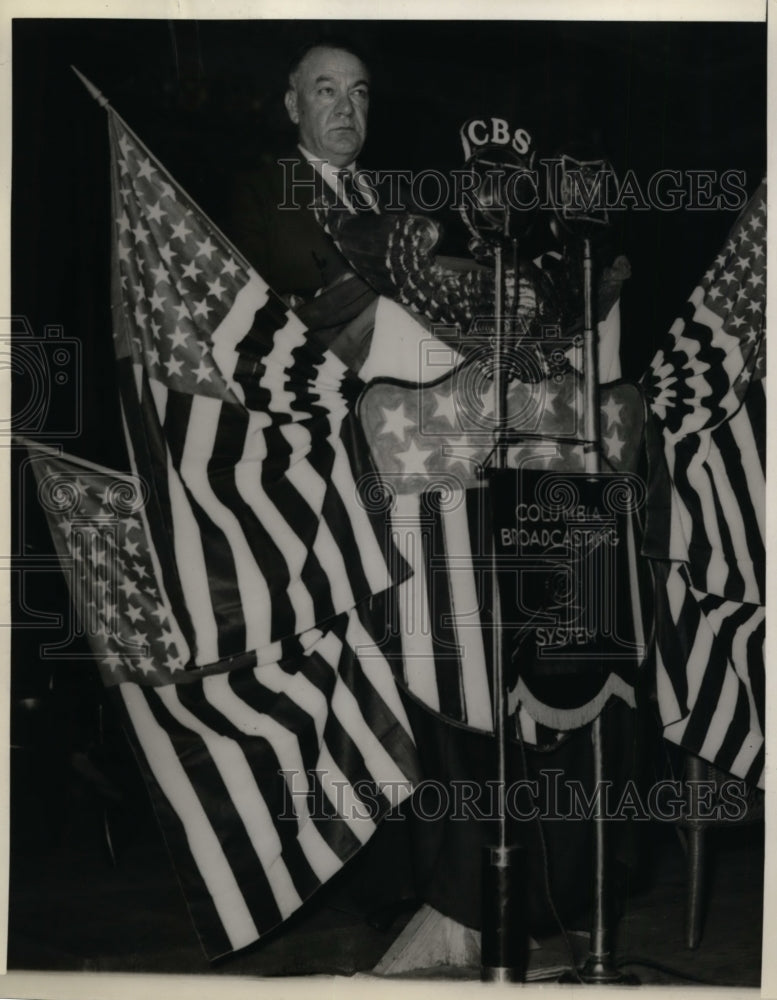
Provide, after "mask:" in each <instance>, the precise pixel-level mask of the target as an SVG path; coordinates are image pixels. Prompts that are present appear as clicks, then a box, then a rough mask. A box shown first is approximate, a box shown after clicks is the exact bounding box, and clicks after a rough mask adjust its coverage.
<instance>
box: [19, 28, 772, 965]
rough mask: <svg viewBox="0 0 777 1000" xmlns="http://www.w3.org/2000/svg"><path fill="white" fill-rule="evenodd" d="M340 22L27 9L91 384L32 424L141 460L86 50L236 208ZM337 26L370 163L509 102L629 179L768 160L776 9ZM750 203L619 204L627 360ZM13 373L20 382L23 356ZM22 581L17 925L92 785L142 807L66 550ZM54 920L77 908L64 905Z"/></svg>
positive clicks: (513, 110)
mask: <svg viewBox="0 0 777 1000" xmlns="http://www.w3.org/2000/svg"><path fill="white" fill-rule="evenodd" d="M330 31H331V24H328V23H326V22H319V23H315V22H306V21H251V22H236V21H228V22H226V21H225V22H219V21H213V22H193V21H189V22H168V21H161V20H147V21H118V20H73V19H52V20H31V19H30V20H27V19H22V20H16V21H15V22H14V26H13V64H14V65H13V74H14V75H13V84H14V91H13V176H12V185H13V187H12V309H13V313H14V314H15V315H17V316H25V317H26V318H27V320H28V322H29V324H30V325H31V328H32V330H33V331H34V332H35V334H36V335H37V336H39V337H43V334H44V328H45V327H46V326H47V325H51V324H54V325H57V326H61V327H62V332H63V334H64V336H65V337H67V338H73V339H75V340H76V341H78V342H79V343H80V345H81V363H82V373H81V374H82V379H81V384H80V389H79V390H78V392H77V394H76V397H75V398H74V396H73V393H72V392H71V393H70V394H68V392H62V393H60V394H59V395H57V394H55V393H53V394H52V400H51V406H50V408H49V411H48V414H47V417H46V421H45V425H44V426H42V427H41V428H40V429H41V431H43V432H48V434H49V435H50V437H49V440H50V441H52V440H53V441H54V442H56V440H57V437H56V432H57V431H58V430H59V429H61V428H64V427H66V426H67V425H68V423H69V422H72V420H71V418H72V414H73V411H74V407H80V409H81V412H82V415H83V426H82V431H81V433H80V435H79V436H77V437H75V438H69V439H67V440H64V439H63V440H62V442H61V443H62V444H63V446H64V447H65V449H66V450H67V451H70V452H73V453H74V454H77V455H80V456H82V457H85V458H88V459H91V460H92V461H96V462H99V463H103V464H106V465H109V466H112V467H114V468H126V456H125V452H124V444H123V435H122V431H121V427H120V424H119V414H118V402H117V398H118V394H117V389H116V385H115V381H114V374H113V354H112V341H111V329H110V328H111V313H110V303H109V273H110V234H111V219H110V212H109V205H110V198H109V169H108V167H109V164H108V141H107V140H108V135H107V129H106V121H105V113H104V111H103V109H101V108H100V107H99V106H98V104H97V103H96V102H95V101H94V100H92V98H91V97H90V96H89V95H88V93H87V92H86V90H85V89H84V87H83V85H82V84H81V83H80V82H79V80H78V79H77V78H76V77H75V75H74V74H73V73H72V72H71V70H70V68H69V67H70V65H71V64H73V65H75V66H77V67H78V68H79V69H80V70H81V72H82V73H84V75H85V76H87V77H88V78H89V79H90V80H91V81H92V82H93V83H94V84H95V85H96V86H97V87H98V88H99V89H100V90H101V91H102V92H103V93H104V94H105V96H106V97H107V98H108V99H109V100H110V102H111V104H112V106H113V107H114V108H115V109H116V110H117V111H118V112H119V114H121V115H122V116H123V117H124V118H125V120H126V121H127V123H128V124H129V125H130V127H131V128H132V129H133V130H134V131H135V132H136V133H137V134H138V135H139V136H140V138H141V139H142V140H143V141H144V142H145V143H146V145H147V146H148V147H149V148H150V149H151V151H152V152H153V153H154V154H155V155H156V156H157V157H158V158H159V159H160V160H161V161H162V162H163V163H164V164H165V166H166V167H167V168H168V169H169V171H170V173H171V174H172V175H173V176H174V177H175V178H176V180H177V181H178V182H179V183H180V184H182V185H183V187H184V188H185V189H186V190H188V192H189V193H190V194H191V195H193V196H194V198H195V199H196V200H197V201H198V202H199V204H200V205H201V207H202V208H203V210H204V211H205V212H206V213H207V214H209V215H210V216H211V217H212V218H213V219H214V220H215V221H216V222H217V223H219V224H220V225H222V226H225V227H226V226H227V219H228V211H229V204H230V192H231V186H232V175H233V173H234V171H235V170H238V169H241V168H245V167H248V166H250V165H251V164H252V163H253V162H254V161H255V160H256V158H257V157H258V155H259V154H260V153H261V152H263V151H265V150H268V149H276V148H280V147H282V146H283V144H284V143H287V142H289V141H291V140H292V139H293V134H292V132H291V130H290V126H289V123H288V122H287V120H286V116H285V111H284V109H283V105H282V97H283V93H284V90H285V86H286V67H287V63H288V61H289V59H290V57H291V55H292V54H293V53H294V51H295V50H296V49H298V48H299V46H300V45H301V44H303V43H304V42H305V41H307V40H312V39H313V38H315V37H317V36H318V35H320V34H322V33H328V32H330ZM338 31H339V32H340V33H342V34H345V35H347V36H348V37H350V38H351V39H352V40H353V41H354V42H355V43H356V44H357V45H359V47H361V48H362V49H363V50H364V52H365V54H366V56H367V59H368V62H369V65H370V67H371V70H372V72H373V76H374V79H373V90H372V106H371V112H370V125H369V137H368V141H367V145H366V146H365V150H364V154H363V157H362V159H363V162H364V165H365V166H368V167H375V168H402V169H411V170H412V169H429V168H435V169H438V170H449V169H452V168H456V167H460V166H461V164H462V159H463V156H462V152H461V148H460V145H459V139H458V131H459V126H460V125H461V123H462V122H464V121H465V120H467V119H469V118H471V117H475V116H477V117H483V118H488V117H491V116H501V117H504V118H506V119H507V120H508V121H509V123H510V125H511V127H512V128H513V129H514V128H518V127H523V128H526V129H527V130H528V131H529V132H530V133H531V134H532V135H533V137H534V141H535V145H536V148H537V150H538V153H539V154H540V155H546V156H549V155H552V154H553V153H555V152H558V151H572V150H573V149H575V148H582V149H585V150H588V151H590V152H591V153H594V154H597V155H606V156H608V157H609V158H610V159H611V161H612V163H613V165H614V166H615V169H616V171H617V172H618V173H619V175H620V176H623V174H624V172H625V171H626V170H627V169H631V170H633V171H635V173H636V175H637V176H638V178H639V180H640V181H641V182H642V184H643V185H645V184H646V183H647V180H648V178H649V177H650V176H651V174H652V173H654V172H655V171H657V170H660V169H674V170H681V171H687V170H692V169H702V170H719V171H722V170H728V169H736V170H742V171H744V172H745V174H746V187H747V190H748V192H752V191H753V190H754V189H755V188H756V187H757V185H758V183H759V181H760V179H761V177H762V175H763V173H764V171H765V164H766V128H765V106H766V28H765V25H763V24H699V23H695V24H694V23H690V24H681V23H633V22H632V23H623V24H621V23H563V22H494V21H489V22H454V23H445V22H439V21H438V22H407V21H398V22H374V21H370V22H360V21H353V22H341V23H340V24H339V25H338ZM735 215H736V213H735V212H734V211H712V210H708V211H689V210H685V209H681V210H678V211H675V212H661V211H656V210H652V211H648V212H628V213H621V214H620V215H619V216H618V218H617V220H616V225H615V227H614V230H613V233H612V240H611V242H612V246H613V248H614V249H615V250H618V251H621V252H625V253H626V254H627V256H628V257H629V259H630V260H631V263H632V268H633V276H632V278H631V280H630V281H629V282H628V283H627V285H626V288H625V291H624V294H623V313H622V315H623V335H622V341H623V357H624V367H625V373H626V374H627V375H628V376H630V377H638V376H639V375H640V374H641V373H642V372H643V371H644V370H645V368H646V367H647V365H648V364H649V362H650V359H651V357H652V356H653V353H654V351H655V348H656V345H657V343H658V341H659V340H660V338H661V337H662V336H663V335H664V333H665V332H666V330H667V329H668V328H669V326H670V324H671V322H672V320H673V319H674V317H675V316H676V315H677V313H678V312H679V310H680V309H681V307H682V303H683V301H684V300H685V298H686V297H687V296H688V294H689V293H690V292H691V290H692V288H693V287H694V285H695V284H696V282H697V280H698V278H699V277H700V276H701V274H702V273H703V272H704V271H705V270H706V268H707V267H708V266H709V264H710V262H711V260H712V258H713V257H714V256H715V255H716V254H717V253H718V250H719V248H720V246H721V244H722V242H723V240H724V239H725V236H726V233H727V231H728V229H729V228H730V226H731V224H732V223H733V221H734V218H735ZM444 221H445V223H446V228H447V239H448V240H449V242H450V243H451V244H452V245H453V246H454V247H455V246H456V245H457V243H458V244H460V245H463V244H464V243H465V242H466V232H465V230H464V227H463V225H462V224H461V223H460V221H458V220H457V219H456V218H455V216H450V217H448V218H446V219H445V220H444ZM15 377H16V380H17V381H16V385H17V388H19V387H21V391H22V394H23V391H24V387H25V383H24V372H23V371H21V370H20V369H19V370H17V371H16V373H15ZM72 385H74V383H72V382H71V383H70V386H71V387H72ZM54 397H56V398H54ZM20 398H22V397H21V396H20V395H18V394H17V397H16V400H15V405H16V406H18V405H19V401H20ZM16 457H17V459H18V456H16ZM12 508H13V515H14V524H15V525H16V526H17V532H16V544H17V545H18V546H19V551H20V552H21V553H22V554H23V555H24V556H25V558H26V557H31V558H32V557H38V556H41V555H44V556H45V555H46V554H47V553H48V554H51V553H52V551H53V550H52V547H51V542H50V539H49V536H48V529H47V526H46V524H45V521H44V520H43V515H42V512H41V511H40V510H39V509H38V508H37V506H36V505H32V504H30V505H25V504H23V503H20V502H19V493H18V491H17V492H15V493H14V496H13V502H12ZM14 581H15V590H14V596H15V600H16V610H15V612H14V614H15V616H18V619H17V617H15V619H14V620H15V621H16V620H19V621H21V622H23V623H24V622H26V623H27V626H28V627H27V628H17V629H16V630H15V633H14V640H13V659H12V685H13V701H12V704H13V707H12V741H13V746H14V752H13V754H12V866H11V890H12V898H11V929H12V932H13V930H14V926H15V925H14V913H17V914H18V913H20V912H22V909H20V907H22V902H21V901H22V900H24V899H26V900H27V904H26V905H27V906H28V909H29V911H30V924H31V925H34V924H35V920H36V918H35V914H36V912H37V911H36V907H37V906H38V905H39V900H38V899H37V897H35V896H34V893H33V888H34V886H35V884H36V883H35V882H34V879H33V878H32V876H29V874H25V872H26V869H25V867H24V865H25V858H28V860H29V865H30V866H31V869H30V870H35V871H37V870H39V869H40V870H41V871H43V870H44V869H41V865H42V864H43V863H44V862H45V860H46V859H47V858H49V859H52V858H55V854H54V853H52V851H53V849H54V847H55V846H56V845H58V844H59V845H61V844H63V843H71V842H75V841H78V842H82V841H83V842H84V843H85V844H87V848H86V849H87V850H88V851H93V850H96V849H97V847H95V843H96V841H95V839H94V837H95V836H96V835H95V834H94V831H95V830H98V829H99V823H100V819H99V810H97V807H96V806H95V805H94V803H95V802H100V801H103V800H105V798H106V796H107V797H108V799H110V795H111V794H112V793H111V791H110V789H108V790H107V791H106V789H105V788H102V786H101V785H100V782H101V781H102V777H103V776H104V775H106V774H107V775H108V776H109V777H110V776H111V775H113V776H119V777H120V779H121V781H122V782H123V786H124V787H123V789H122V793H123V795H124V796H125V797H127V796H128V797H129V802H130V806H129V807H127V806H125V819H124V821H123V822H124V824H125V827H126V826H127V825H129V826H130V827H131V823H129V821H128V820H127V819H126V816H127V815H128V814H130V813H131V814H132V816H133V817H134V818H137V817H141V818H142V817H145V820H144V822H150V820H149V818H148V803H147V802H146V801H145V797H144V793H143V791H142V789H140V788H139V787H138V784H137V783H138V782H139V775H138V774H137V773H136V772H135V770H134V768H133V765H132V762H131V761H127V760H126V759H125V757H126V748H124V749H122V746H123V744H121V742H120V741H119V740H117V739H114V740H113V741H111V739H110V738H109V739H108V740H107V741H106V740H105V739H104V733H103V732H102V731H101V729H100V725H101V722H100V688H99V682H98V680H97V676H96V670H95V669H94V666H93V664H91V663H89V662H88V661H87V660H86V659H84V660H80V661H79V660H78V659H76V660H70V661H65V660H48V661H46V660H42V659H41V657H40V656H39V653H38V650H39V647H40V644H41V642H42V641H46V640H49V641H56V640H57V639H58V638H59V637H60V633H58V632H57V630H56V629H53V630H50V631H49V632H45V631H44V630H42V629H41V627H40V626H39V625H37V624H36V622H37V621H39V618H38V617H37V616H38V614H39V613H40V612H41V611H48V612H55V613H59V614H62V613H63V609H66V608H68V607H69V598H68V594H67V591H66V587H65V582H64V578H63V577H62V575H61V573H59V572H58V571H57V570H56V569H54V570H50V571H49V572H47V573H40V574H33V573H27V572H26V571H25V569H24V565H23V564H22V572H21V573H20V574H19V575H18V576H16V577H14ZM25 605H26V608H25V607H24V606H25ZM76 649H77V647H76ZM83 649H84V653H86V647H85V645H84V647H83ZM110 753H114V754H117V755H118V757H119V760H118V762H116V761H113V762H112V761H111V759H110ZM106 754H107V755H108V757H106ZM122 754H123V755H124V757H122ZM85 761H86V764H85V763H84V762H85ZM90 764H96V766H97V768H98V774H97V775H96V776H95V775H94V774H91V775H90V774H89V773H82V774H81V777H80V778H79V779H78V780H79V781H80V782H81V784H80V785H78V783H77V780H76V777H74V775H76V772H78V770H79V768H80V769H81V771H82V772H83V771H84V767H85V766H87V765H90ZM133 776H134V780H135V783H136V784H135V788H134V791H133V789H132V780H133ZM95 787H97V788H98V791H99V796H102V798H100V797H99V796H97V795H96V793H95V791H94V789H95ZM79 789H80V791H79ZM90 802H91V803H92V806H91V814H92V819H91V820H89V823H91V825H89V823H87V819H88V816H89V815H90V809H89V808H87V806H88V804H89V803H90ZM85 804H86V805H85ZM95 810H97V816H96V818H95V817H94V815H93V814H94V813H95ZM76 817H77V819H76ZM133 821H134V820H133ZM85 830H86V831H91V833H89V835H88V836H86V835H85V833H84V831H85ZM84 836H86V840H83V838H84ZM127 836H128V837H129V834H127ZM90 837H92V838H93V839H90ZM97 839H99V838H97ZM153 843H154V844H156V841H155V840H154V841H153ZM51 865H52V870H55V871H57V870H59V871H61V870H62V866H61V865H60V866H59V868H57V865H55V864H54V861H51ZM79 870H80V869H79ZM165 870H166V869H165ZM160 878H161V876H160ZM162 881H163V879H162ZM160 884H161V883H160ZM153 888H154V887H153V886H151V888H150V889H149V891H152V890H153ZM25 889H27V896H24V892H25ZM67 891H68V892H69V893H71V892H72V889H71V888H70V887H69V888H68V890H67ZM176 898H177V897H176ZM176 905H177V906H180V901H178V902H177V903H176ZM108 916H110V915H108ZM60 919H61V920H62V921H63V923H66V922H67V916H66V910H65V909H62V910H61V912H60ZM100 920H102V914H101V915H100ZM17 923H18V921H17ZM183 926H184V930H183V931H182V935H183V936H184V938H185V940H186V941H187V942H188V934H189V931H188V927H186V926H185V925H183ZM73 934H74V936H77V935H76V931H75V930H74V931H73ZM41 936H45V931H44V930H43V929H41ZM18 940H19V936H18V933H17V945H16V952H13V951H12V956H11V958H12V963H11V964H12V965H13V964H16V965H17V967H18V965H19V964H20V963H24V962H25V961H26V960H27V953H26V952H23V951H20V950H19V947H20V946H19V945H18ZM79 947H80V944H79ZM29 954H30V955H31V956H32V955H34V956H35V962H36V963H37V962H43V964H44V967H45V963H46V962H47V961H49V959H48V958H46V957H45V956H44V958H41V952H40V948H39V944H38V943H37V942H36V944H35V947H34V948H33V950H32V951H31V952H30V953H29ZM14 958H15V961H14Z"/></svg>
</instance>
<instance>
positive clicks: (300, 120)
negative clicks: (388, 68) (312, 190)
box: [286, 48, 370, 167]
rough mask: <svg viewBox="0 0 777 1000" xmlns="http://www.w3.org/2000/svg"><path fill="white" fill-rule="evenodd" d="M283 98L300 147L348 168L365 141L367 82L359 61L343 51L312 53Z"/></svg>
mask: <svg viewBox="0 0 777 1000" xmlns="http://www.w3.org/2000/svg"><path fill="white" fill-rule="evenodd" d="M294 84H295V85H293V86H292V87H290V89H289V91H288V92H287V94H286V110H287V111H288V113H289V118H291V120H292V121H293V122H294V124H295V125H297V127H298V135H299V142H300V145H302V146H304V147H305V149H307V150H308V151H309V152H311V153H312V154H313V155H314V156H316V157H318V158H319V159H322V160H328V161H329V162H330V163H331V164H332V165H333V166H335V167H344V166H347V164H349V163H351V162H352V161H353V160H355V159H356V157H357V156H358V155H359V153H360V152H361V148H362V146H363V145H364V140H365V138H366V136H367V110H368V107H369V101H370V95H369V78H368V74H367V70H366V68H365V66H364V64H363V63H362V61H361V60H360V59H358V58H357V57H356V56H354V55H351V53H350V52H344V51H342V50H341V49H328V48H316V49H311V51H310V52H308V54H307V55H306V56H305V58H304V59H303V60H302V63H301V64H300V67H299V69H298V70H297V73H296V74H295V80H294Z"/></svg>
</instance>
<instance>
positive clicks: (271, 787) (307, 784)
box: [28, 443, 418, 959]
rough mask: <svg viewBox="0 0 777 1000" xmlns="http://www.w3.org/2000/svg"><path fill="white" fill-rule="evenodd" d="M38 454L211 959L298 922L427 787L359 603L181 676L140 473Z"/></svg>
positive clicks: (107, 674)
mask: <svg viewBox="0 0 777 1000" xmlns="http://www.w3.org/2000/svg"><path fill="white" fill-rule="evenodd" d="M28 447H29V449H30V453H31V455H32V458H33V462H32V468H33V471H34V473H35V476H36V478H37V481H38V497H39V500H40V503H41V505H42V506H43V509H44V510H45V512H46V515H47V518H48V521H49V526H50V528H51V533H52V536H53V538H54V542H55V546H56V549H57V553H58V555H59V557H60V562H61V566H62V568H63V570H64V572H65V575H66V578H67V581H68V586H69V588H70V593H71V597H72V602H73V606H74V608H75V611H76V614H77V616H78V619H79V621H80V625H81V631H82V634H83V635H85V637H86V639H87V640H88V642H89V644H90V646H91V650H92V655H93V656H94V657H95V658H96V659H97V660H98V663H99V666H100V671H101V673H102V676H103V679H104V681H105V682H106V684H107V685H109V699H111V700H112V701H113V703H114V704H115V705H116V707H117V709H118V710H119V711H120V712H121V713H122V714H124V715H125V717H126V718H127V719H128V721H129V723H130V730H129V735H130V739H131V741H132V744H133V746H134V748H135V751H136V754H137V757H138V760H139V762H140V764H141V768H142V770H143V773H144V776H145V778H146V780H147V783H148V788H149V791H150V793H151V797H152V801H153V803H154V807H155V809H156V812H157V815H158V817H159V820H160V823H161V826H162V830H163V833H164V836H165V838H166V840H167V843H168V846H169V848H170V852H171V855H172V858H173V860H174V862H175V866H176V870H177V872H178V875H179V878H180V881H181V884H182V886H183V888H184V890H185V892H186V895H187V903H188V905H189V909H190V912H191V914H192V917H193V920H194V922H195V926H196V928H197V931H198V933H199V936H200V940H201V942H202V946H203V949H204V951H205V953H206V954H207V955H208V956H209V957H210V958H211V959H215V958H217V957H219V956H221V955H224V954H228V953H229V952H231V951H234V950H236V949H238V948H242V947H244V946H246V945H249V944H251V943H252V942H253V941H255V940H256V939H257V938H259V937H260V936H261V935H263V934H265V933H266V932H267V931H269V930H271V929H272V928H273V927H275V926H276V925H278V924H279V923H281V922H282V921H283V920H284V919H286V918H287V917H289V916H290V915H291V914H292V913H293V912H294V911H295V910H296V909H298V908H299V907H300V906H301V905H302V903H303V902H304V901H305V900H306V899H307V898H308V897H309V896H310V895H311V894H312V893H313V892H314V891H315V890H316V889H317V888H318V887H319V886H320V885H321V884H322V883H323V882H325V881H326V880H327V879H328V878H330V877H331V876H332V875H334V874H335V873H336V872H337V871H339V870H340V868H341V867H342V866H343V864H345V862H346V861H348V860H349V858H351V857H352V856H353V855H354V854H355V853H356V852H357V851H358V849H359V848H360V847H361V845H362V844H364V843H365V842H366V841H367V840H369V838H370V836H371V835H372V833H373V832H374V831H375V829H376V826H377V824H378V822H379V821H380V819H381V818H382V817H383V816H384V815H385V814H386V813H387V812H388V811H389V810H390V809H392V808H394V807H396V806H398V805H399V804H400V803H401V802H402V801H403V800H404V799H405V798H406V797H407V796H408V795H409V794H410V792H411V791H412V788H413V787H414V785H415V784H416V783H417V781H418V769H417V764H416V751H415V746H414V744H413V741H412V738H411V737H410V735H409V729H410V727H409V723H408V721H407V718H406V716H405V712H404V709H403V707H402V705H401V703H400V700H399V696H398V693H397V690H396V686H395V684H394V680H393V676H392V673H391V670H390V668H389V666H388V664H387V662H386V660H385V658H384V657H383V654H382V652H381V651H380V649H379V648H378V646H377V645H376V642H375V638H374V636H373V626H372V621H371V618H370V615H369V610H368V608H367V607H366V606H362V607H361V608H360V609H358V610H352V611H351V612H347V613H345V614H343V615H339V616H337V618H335V619H334V620H333V621H332V622H330V623H328V624H327V626H326V627H324V628H321V629H313V630H311V631H310V632H309V633H307V634H306V635H304V636H300V637H298V638H297V639H296V640H295V642H294V643H293V644H291V643H290V644H287V646H286V650H285V651H286V653H287V654H288V659H285V660H282V661H280V662H278V663H265V664H263V665H261V666H259V665H258V664H257V661H256V657H255V656H253V657H248V662H246V661H245V658H244V660H243V662H242V664H241V666H240V667H234V668H233V669H224V665H221V669H219V670H215V671H214V670H211V671H208V670H199V671H189V672H187V671H186V670H184V666H185V664H186V662H187V660H188V649H187V647H186V643H185V640H184V638H183V636H182V634H181V630H180V629H179V628H178V625H177V622H176V620H175V617H174V615H173V612H172V609H171V606H170V602H169V600H168V599H167V595H166V593H165V590H164V585H163V583H162V582H161V575H160V571H159V560H158V558H157V555H156V551H155V548H154V543H153V541H152V540H151V537H150V534H149V530H148V521H147V517H146V507H145V496H144V490H143V487H142V483H141V481H140V480H139V479H138V478H137V477H135V476H128V475H124V474H122V473H119V472H114V471H112V470H108V469H104V470H100V469H98V468H96V467H94V466H91V465H89V464H88V463H84V462H83V461H82V460H80V459H75V458H73V457H72V456H69V455H59V454H57V453H55V452H53V451H52V450H50V449H46V448H44V447H42V446H40V445H35V444H32V443H30V444H29V445H28Z"/></svg>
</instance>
